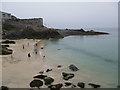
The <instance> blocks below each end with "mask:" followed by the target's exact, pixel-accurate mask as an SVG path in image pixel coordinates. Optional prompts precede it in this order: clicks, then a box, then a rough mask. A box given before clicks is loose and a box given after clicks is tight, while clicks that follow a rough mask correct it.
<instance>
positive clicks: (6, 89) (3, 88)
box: [1, 86, 9, 90]
mask: <svg viewBox="0 0 120 90" xmlns="http://www.w3.org/2000/svg"><path fill="white" fill-rule="evenodd" d="M1 90H9V88H8V87H7V86H1Z"/></svg>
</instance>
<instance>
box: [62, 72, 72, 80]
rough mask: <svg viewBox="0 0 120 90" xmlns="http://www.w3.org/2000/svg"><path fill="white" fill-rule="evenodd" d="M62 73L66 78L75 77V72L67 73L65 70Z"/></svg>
mask: <svg viewBox="0 0 120 90" xmlns="http://www.w3.org/2000/svg"><path fill="white" fill-rule="evenodd" d="M62 75H63V79H64V80H69V79H71V78H73V77H74V74H73V73H65V72H62Z"/></svg>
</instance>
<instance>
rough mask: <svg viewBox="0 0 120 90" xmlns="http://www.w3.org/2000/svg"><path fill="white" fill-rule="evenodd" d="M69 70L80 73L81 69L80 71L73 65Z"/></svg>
mask: <svg viewBox="0 0 120 90" xmlns="http://www.w3.org/2000/svg"><path fill="white" fill-rule="evenodd" d="M69 69H70V70H72V71H78V70H79V69H78V68H77V67H76V66H75V65H73V64H71V65H70V66H69Z"/></svg>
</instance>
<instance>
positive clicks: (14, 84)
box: [2, 39, 46, 88]
mask: <svg viewBox="0 0 120 90" xmlns="http://www.w3.org/2000/svg"><path fill="white" fill-rule="evenodd" d="M15 42H16V44H11V45H10V47H9V48H10V49H12V50H13V54H12V55H3V56H2V65H3V66H2V82H3V83H2V84H3V85H6V86H8V87H10V88H21V87H23V88H26V87H29V83H30V81H31V80H32V79H33V76H34V75H36V74H38V72H39V71H41V70H43V69H44V65H45V63H46V62H43V57H42V50H39V52H38V54H35V53H34V49H35V48H37V49H38V48H40V47H43V44H44V41H43V40H27V39H24V40H15ZM38 42H39V43H38ZM36 43H37V44H38V45H37V46H36V45H35V44H36ZM23 45H24V49H23ZM28 53H30V55H31V57H30V58H29V57H28ZM43 63H44V64H43Z"/></svg>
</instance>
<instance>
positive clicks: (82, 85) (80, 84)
mask: <svg viewBox="0 0 120 90" xmlns="http://www.w3.org/2000/svg"><path fill="white" fill-rule="evenodd" d="M77 86H78V87H80V88H85V83H83V82H78V84H77Z"/></svg>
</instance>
